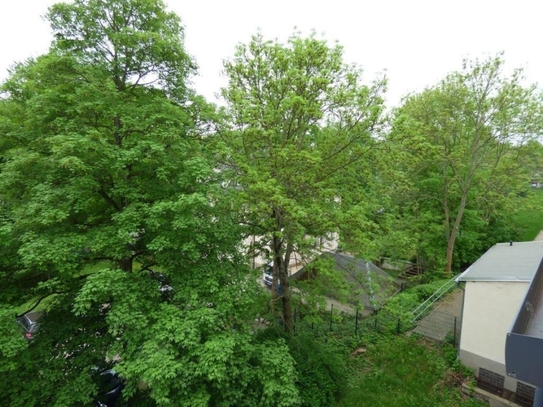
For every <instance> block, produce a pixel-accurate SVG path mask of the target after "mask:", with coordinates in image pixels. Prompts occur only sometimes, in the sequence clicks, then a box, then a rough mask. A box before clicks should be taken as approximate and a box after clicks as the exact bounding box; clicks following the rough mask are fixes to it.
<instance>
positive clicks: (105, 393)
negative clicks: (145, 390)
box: [94, 369, 124, 407]
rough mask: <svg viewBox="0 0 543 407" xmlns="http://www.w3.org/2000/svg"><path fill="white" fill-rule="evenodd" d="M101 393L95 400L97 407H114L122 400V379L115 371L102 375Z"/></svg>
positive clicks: (100, 379) (111, 370)
mask: <svg viewBox="0 0 543 407" xmlns="http://www.w3.org/2000/svg"><path fill="white" fill-rule="evenodd" d="M99 381H100V392H99V395H98V397H96V400H95V404H94V405H95V407H114V406H116V405H117V401H118V400H119V399H120V398H121V392H122V390H123V388H124V383H123V381H122V379H121V378H120V377H119V376H118V375H117V372H115V370H113V369H109V370H106V371H104V372H102V373H100V377H99Z"/></svg>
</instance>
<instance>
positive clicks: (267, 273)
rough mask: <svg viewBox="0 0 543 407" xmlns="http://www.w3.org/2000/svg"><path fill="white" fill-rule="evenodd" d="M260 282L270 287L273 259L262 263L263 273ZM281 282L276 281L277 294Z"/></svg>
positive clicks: (279, 292) (280, 291) (278, 293)
mask: <svg viewBox="0 0 543 407" xmlns="http://www.w3.org/2000/svg"><path fill="white" fill-rule="evenodd" d="M262 282H263V283H264V285H265V286H266V287H268V288H271V286H272V284H273V261H271V262H269V263H266V264H265V265H264V273H263V275H262ZM281 293H282V290H281V282H280V281H277V295H281Z"/></svg>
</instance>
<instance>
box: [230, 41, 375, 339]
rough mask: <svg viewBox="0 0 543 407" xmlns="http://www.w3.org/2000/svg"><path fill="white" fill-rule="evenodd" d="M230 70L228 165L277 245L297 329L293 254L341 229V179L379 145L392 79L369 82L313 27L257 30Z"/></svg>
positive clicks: (268, 240) (288, 315)
mask: <svg viewBox="0 0 543 407" xmlns="http://www.w3.org/2000/svg"><path fill="white" fill-rule="evenodd" d="M225 71H226V75H227V77H228V80H229V83H228V86H227V87H226V88H225V89H223V92H222V95H223V97H224V99H225V101H226V114H227V118H228V119H227V120H228V124H227V125H225V126H224V127H223V128H222V129H221V131H220V137H219V139H220V143H221V144H222V145H221V151H222V155H221V158H222V170H223V172H225V173H228V174H229V176H230V177H231V178H232V179H233V180H235V182H236V183H237V185H238V191H239V195H240V202H241V203H242V210H241V212H242V214H243V216H244V217H245V221H244V222H245V224H246V225H249V226H250V233H252V234H255V235H257V236H260V237H261V239H262V240H261V244H262V246H265V247H267V248H269V250H270V252H271V258H272V260H273V262H274V277H275V278H274V286H273V289H272V296H273V295H275V288H276V284H277V281H278V282H279V283H280V285H281V294H280V298H281V303H282V318H283V321H284V324H285V327H286V329H287V330H289V329H291V328H292V324H293V320H292V305H291V290H290V284H289V280H288V276H289V273H288V266H289V263H290V260H291V257H292V255H293V253H295V252H296V253H299V254H301V255H302V256H304V255H308V254H309V253H311V252H312V250H313V248H314V247H315V237H319V236H325V235H326V234H328V233H331V232H336V231H338V222H337V221H338V216H339V212H340V211H339V208H340V206H341V194H340V188H338V185H339V183H341V182H343V180H342V174H345V170H346V168H349V166H352V165H353V164H354V163H357V162H360V161H361V160H364V159H365V157H366V156H367V154H368V150H369V149H370V148H371V146H372V145H373V142H372V139H371V137H372V135H373V134H374V132H375V131H376V129H377V128H379V126H380V124H381V114H382V111H383V100H382V97H381V95H382V92H383V90H384V87H385V80H384V79H378V80H376V81H375V82H374V83H373V84H372V85H370V86H366V85H363V84H362V77H361V70H360V69H359V68H358V67H355V66H348V65H346V64H345V63H344V62H343V56H342V48H341V47H340V46H338V45H336V46H332V47H331V46H329V45H328V44H327V43H326V42H325V41H322V40H319V39H317V38H315V36H314V35H313V36H311V37H309V38H301V37H300V36H298V35H294V36H292V37H291V38H290V39H289V40H288V42H287V43H286V44H281V43H279V42H277V41H266V40H264V39H263V37H262V35H260V34H259V35H256V36H254V37H253V39H252V41H251V42H250V43H249V44H248V45H239V46H238V48H237V50H236V53H235V56H234V58H232V59H231V60H229V61H227V62H226V63H225Z"/></svg>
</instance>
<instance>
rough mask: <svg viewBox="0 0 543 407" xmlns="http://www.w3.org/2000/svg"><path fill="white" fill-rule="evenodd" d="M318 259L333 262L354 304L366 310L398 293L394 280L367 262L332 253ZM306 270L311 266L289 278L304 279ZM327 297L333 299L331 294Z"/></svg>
mask: <svg viewBox="0 0 543 407" xmlns="http://www.w3.org/2000/svg"><path fill="white" fill-rule="evenodd" d="M319 257H320V258H325V259H326V258H331V259H333V260H334V266H335V269H336V270H337V271H338V272H340V273H341V275H343V277H344V280H345V282H346V283H347V284H348V285H349V287H350V290H351V293H352V294H353V296H354V297H356V299H357V301H356V302H358V301H360V302H361V303H362V304H364V306H365V307H366V308H367V309H376V308H378V307H379V306H380V305H381V304H382V303H383V302H384V301H385V300H386V299H387V298H388V297H390V296H391V295H393V294H394V293H395V292H396V291H398V287H396V285H397V284H396V282H395V280H394V279H393V278H392V277H391V276H390V275H389V274H388V273H387V272H385V271H384V270H381V269H380V268H379V267H377V266H376V265H375V264H373V263H371V262H369V261H366V260H363V259H359V258H355V257H352V256H349V255H346V254H340V253H333V252H325V253H322V254H321V255H320V256H319ZM310 264H311V263H310ZM308 269H311V265H307V266H305V267H303V268H301V269H300V270H298V271H297V272H296V273H294V274H293V275H292V276H291V278H292V279H293V280H302V279H304V278H306V277H307V270H308ZM327 295H328V296H330V297H332V298H334V295H333V294H331V293H329V294H327ZM353 300H354V299H353V298H349V299H347V302H351V303H352V302H353Z"/></svg>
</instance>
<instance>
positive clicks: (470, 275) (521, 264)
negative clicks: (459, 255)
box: [457, 241, 543, 283]
mask: <svg viewBox="0 0 543 407" xmlns="http://www.w3.org/2000/svg"><path fill="white" fill-rule="evenodd" d="M542 258H543V241H535V242H513V243H512V244H511V243H498V244H495V245H494V246H492V247H491V248H490V249H489V250H488V251H487V252H486V253H485V254H483V255H482V256H481V257H480V258H479V259H478V260H477V261H476V262H475V263H473V264H472V265H471V266H470V267H469V268H468V269H467V270H466V271H464V272H463V273H462V274H461V275H460V277H458V279H457V281H513V282H514V281H517V282H528V283H529V282H531V281H532V279H533V278H534V275H535V273H536V271H537V268H538V267H539V263H540V262H541V259H542Z"/></svg>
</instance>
